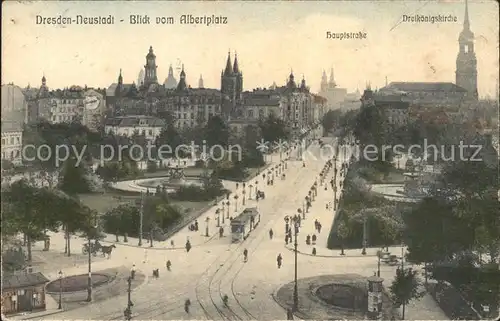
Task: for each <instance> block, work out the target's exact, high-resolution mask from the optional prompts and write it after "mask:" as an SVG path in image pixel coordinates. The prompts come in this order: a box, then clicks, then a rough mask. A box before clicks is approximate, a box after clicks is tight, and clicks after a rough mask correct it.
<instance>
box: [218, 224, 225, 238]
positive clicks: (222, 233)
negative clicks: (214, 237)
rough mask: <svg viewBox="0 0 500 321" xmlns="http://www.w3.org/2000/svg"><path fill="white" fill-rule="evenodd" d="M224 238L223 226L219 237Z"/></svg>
mask: <svg viewBox="0 0 500 321" xmlns="http://www.w3.org/2000/svg"><path fill="white" fill-rule="evenodd" d="M223 236H224V228H223V227H222V226H221V227H220V228H219V237H223Z"/></svg>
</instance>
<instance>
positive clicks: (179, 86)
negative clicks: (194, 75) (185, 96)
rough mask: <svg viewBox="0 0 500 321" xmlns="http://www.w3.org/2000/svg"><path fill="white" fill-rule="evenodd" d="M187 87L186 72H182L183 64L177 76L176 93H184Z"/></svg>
mask: <svg viewBox="0 0 500 321" xmlns="http://www.w3.org/2000/svg"><path fill="white" fill-rule="evenodd" d="M187 89H188V85H187V83H186V72H185V71H184V64H183V65H182V70H181V73H180V75H179V83H178V84H177V91H186V90H187Z"/></svg>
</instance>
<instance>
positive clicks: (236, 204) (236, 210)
mask: <svg viewBox="0 0 500 321" xmlns="http://www.w3.org/2000/svg"><path fill="white" fill-rule="evenodd" d="M234 212H235V213H238V195H234Z"/></svg>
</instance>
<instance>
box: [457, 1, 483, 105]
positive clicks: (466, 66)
mask: <svg viewBox="0 0 500 321" xmlns="http://www.w3.org/2000/svg"><path fill="white" fill-rule="evenodd" d="M458 45H459V50H458V55H457V69H456V78H455V83H456V85H457V86H460V87H462V88H464V89H466V90H467V92H468V93H469V95H470V96H472V97H473V98H474V99H477V98H478V92H477V60H476V53H475V52H474V33H473V32H472V31H471V30H470V22H469V7H468V3H467V0H466V1H465V17H464V26H463V29H462V32H460V36H459V37H458Z"/></svg>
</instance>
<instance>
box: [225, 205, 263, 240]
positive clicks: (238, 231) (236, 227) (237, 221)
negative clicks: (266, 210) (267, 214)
mask: <svg viewBox="0 0 500 321" xmlns="http://www.w3.org/2000/svg"><path fill="white" fill-rule="evenodd" d="M259 222H260V213H259V211H258V210H257V208H256V207H251V208H246V209H245V210H243V212H241V213H240V214H239V215H238V216H237V217H235V218H233V219H232V220H231V242H232V243H239V242H243V241H244V240H246V238H247V237H248V234H250V232H251V231H253V230H254V229H255V227H257V225H258V224H259Z"/></svg>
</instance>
